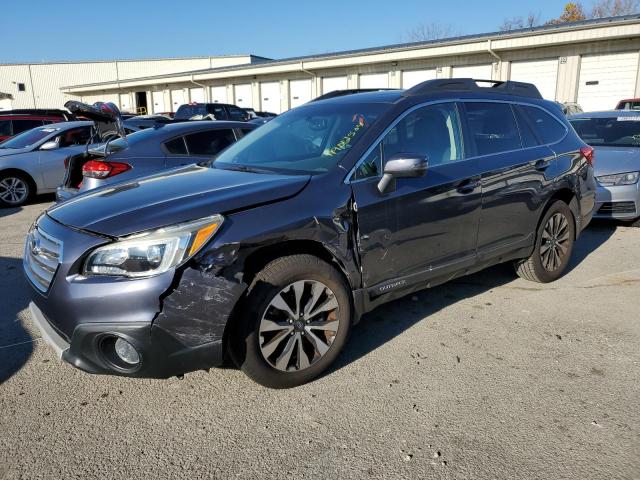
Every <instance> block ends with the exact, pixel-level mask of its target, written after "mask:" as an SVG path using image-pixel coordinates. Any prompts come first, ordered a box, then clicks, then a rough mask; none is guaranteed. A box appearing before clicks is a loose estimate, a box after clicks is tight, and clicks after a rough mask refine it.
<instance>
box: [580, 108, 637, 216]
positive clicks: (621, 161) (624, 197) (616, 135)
mask: <svg viewBox="0 0 640 480" xmlns="http://www.w3.org/2000/svg"><path fill="white" fill-rule="evenodd" d="M569 121H570V122H571V125H573V128H574V129H575V130H576V132H577V133H578V135H580V137H581V138H582V140H584V141H585V142H586V143H588V144H589V145H591V146H592V147H595V158H594V166H595V175H596V179H597V181H598V185H597V190H596V214H595V215H594V217H596V218H614V219H618V220H624V221H629V222H632V223H633V224H634V225H635V226H640V188H639V185H638V178H639V177H640V111H633V110H624V111H623V110H612V111H610V112H590V113H581V114H578V115H572V116H570V117H569Z"/></svg>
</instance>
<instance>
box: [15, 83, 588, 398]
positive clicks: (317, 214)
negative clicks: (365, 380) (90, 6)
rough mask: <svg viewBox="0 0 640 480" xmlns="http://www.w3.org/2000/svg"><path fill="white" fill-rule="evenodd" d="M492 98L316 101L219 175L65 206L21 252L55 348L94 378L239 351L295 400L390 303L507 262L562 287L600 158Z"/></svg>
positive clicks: (240, 358) (553, 123)
mask: <svg viewBox="0 0 640 480" xmlns="http://www.w3.org/2000/svg"><path fill="white" fill-rule="evenodd" d="M491 85H492V86H493V88H484V87H480V86H478V85H477V84H476V82H474V81H473V80H471V79H446V80H432V81H429V82H424V83H422V84H419V85H417V86H415V87H413V88H411V89H409V90H406V91H400V90H397V91H386V92H372V93H362V94H356V95H346V96H342V97H338V98H333V99H330V100H325V101H318V102H311V103H308V104H305V105H302V106H299V107H297V108H294V109H292V110H290V111H288V112H286V113H284V114H282V115H280V116H278V117H276V118H275V119H273V120H271V121H270V122H269V123H267V124H265V125H263V126H262V127H260V128H258V129H256V130H255V131H254V132H252V133H251V134H249V135H246V136H245V137H243V138H242V139H240V140H239V141H238V142H237V143H235V144H233V145H231V146H230V147H229V148H227V149H226V150H225V151H224V152H222V153H220V154H219V155H218V156H217V157H216V158H215V160H214V161H213V162H209V163H208V164H198V165H190V166H185V167H182V168H175V169H172V170H169V171H165V172H160V173H157V174H155V175H152V176H147V177H143V178H137V179H135V180H133V181H130V182H121V183H118V184H117V185H114V186H113V188H103V189H100V190H96V191H95V192H93V193H92V194H89V195H81V196H79V197H77V198H76V199H73V200H71V201H68V202H64V203H61V204H58V205H57V206H54V207H53V208H50V209H49V210H47V212H46V213H44V214H43V215H42V216H41V217H39V219H38V220H37V221H36V223H35V225H34V226H33V228H32V229H31V231H30V232H29V234H28V237H27V240H26V245H25V256H24V271H25V273H26V276H27V278H28V279H29V283H30V284H31V286H32V287H33V295H32V298H33V302H32V303H31V306H30V310H31V315H32V317H33V319H34V321H35V323H36V324H37V325H38V326H39V328H40V329H41V331H42V332H43V338H45V339H47V340H48V342H49V343H50V344H51V345H53V347H54V348H55V349H56V351H57V352H58V354H59V355H60V356H61V357H62V358H63V359H64V360H65V361H67V362H69V363H70V364H71V365H73V366H75V367H77V368H80V369H82V370H84V371H87V372H91V373H101V374H112V375H124V376H130V377H161V378H164V377H168V376H172V375H181V374H184V373H186V372H190V371H194V370H199V369H205V368H209V367H212V366H216V365H220V364H221V363H222V361H223V359H224V357H225V354H226V353H227V352H228V353H229V354H230V356H231V358H233V359H234V361H235V362H236V363H237V365H239V366H240V368H242V370H243V371H244V372H245V373H246V374H247V375H248V376H249V377H251V378H252V379H254V380H255V381H257V382H259V383H261V384H263V385H266V386H269V387H276V388H285V387H293V386H296V385H300V384H302V383H305V382H308V381H310V380H312V379H314V378H316V377H317V376H318V375H320V374H321V373H322V372H323V371H325V370H326V369H327V368H328V367H329V366H330V365H331V364H332V363H333V361H334V360H335V359H336V358H337V356H338V354H339V353H340V351H341V349H342V348H343V346H344V345H345V343H346V340H347V336H348V333H349V330H350V327H351V326H352V325H353V324H354V323H356V322H357V321H358V319H359V317H360V316H361V315H362V314H363V313H365V312H367V311H370V310H372V309H373V308H375V307H376V306H378V305H381V304H383V303H385V302H388V301H390V300H393V299H396V298H399V297H401V296H403V295H407V294H409V293H412V292H414V291H416V290H419V289H423V288H427V287H431V286H434V285H438V284H441V283H443V282H446V281H448V280H450V279H452V278H456V277H460V276H463V275H466V274H469V273H472V272H475V271H478V270H481V269H483V268H485V267H487V266H490V265H493V264H497V263H500V262H515V268H516V271H517V272H518V274H519V275H520V276H522V277H524V278H526V279H528V280H533V281H539V282H550V281H553V280H555V279H557V278H559V277H560V276H561V275H562V274H563V272H564V271H565V269H566V268H567V266H568V264H569V261H570V259H571V253H572V249H573V245H574V241H575V240H576V238H578V236H579V235H580V232H581V231H582V230H583V229H584V228H585V227H586V225H587V224H588V223H589V220H590V218H591V214H592V211H593V206H594V196H595V195H594V190H595V181H594V177H593V167H592V165H591V162H592V153H593V149H592V148H591V147H589V146H588V145H586V144H585V143H584V142H583V141H582V140H580V138H579V137H578V136H577V135H576V133H575V132H574V130H573V129H572V128H571V127H570V125H569V124H568V122H567V120H566V118H565V116H564V115H563V114H562V112H561V110H560V108H559V107H558V106H557V105H556V104H554V103H552V102H548V101H545V100H543V99H542V97H541V96H540V93H539V92H538V90H537V89H536V88H535V87H534V86H533V85H528V84H522V83H517V82H491ZM210 123H217V122H210ZM182 126H183V125H168V126H166V127H163V129H168V128H179V127H182ZM147 132H148V130H145V131H143V132H141V133H138V134H134V135H143V134H146V133H147ZM132 136H133V135H132ZM463 139H464V140H463ZM175 143H176V147H177V148H179V149H180V150H181V151H182V152H184V151H187V152H188V140H186V142H183V141H176V142H175ZM185 143H186V144H185ZM43 244H44V245H46V248H47V249H48V251H49V252H50V255H49V253H47V254H46V255H45V254H44V253H43V252H42V249H41V245H43ZM43 263H44V264H45V265H46V267H47V268H46V269H45V270H44V271H43V270H42V268H41V265H42V264H43Z"/></svg>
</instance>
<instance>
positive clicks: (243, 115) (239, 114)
mask: <svg viewBox="0 0 640 480" xmlns="http://www.w3.org/2000/svg"><path fill="white" fill-rule="evenodd" d="M229 118H230V119H231V120H236V121H238V122H244V121H245V120H246V119H247V112H245V111H244V110H241V109H240V108H238V107H236V106H235V105H229Z"/></svg>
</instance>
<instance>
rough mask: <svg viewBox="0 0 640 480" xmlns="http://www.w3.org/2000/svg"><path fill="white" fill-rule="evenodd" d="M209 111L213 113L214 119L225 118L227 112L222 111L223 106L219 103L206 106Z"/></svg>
mask: <svg viewBox="0 0 640 480" xmlns="http://www.w3.org/2000/svg"><path fill="white" fill-rule="evenodd" d="M208 110H209V113H211V114H213V116H214V117H216V120H226V119H227V112H225V111H224V107H223V106H221V105H209V106H208Z"/></svg>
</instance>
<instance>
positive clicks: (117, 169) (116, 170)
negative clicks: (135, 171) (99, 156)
mask: <svg viewBox="0 0 640 480" xmlns="http://www.w3.org/2000/svg"><path fill="white" fill-rule="evenodd" d="M127 170H131V165H129V164H128V163H121V162H100V161H98V160H89V161H88V162H87V163H85V164H84V165H83V166H82V176H83V177H89V178H108V177H113V176H115V175H119V174H121V173H122V172H126V171H127Z"/></svg>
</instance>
